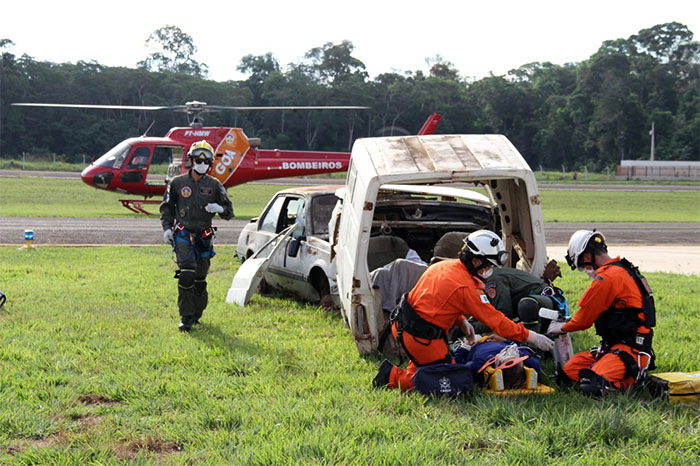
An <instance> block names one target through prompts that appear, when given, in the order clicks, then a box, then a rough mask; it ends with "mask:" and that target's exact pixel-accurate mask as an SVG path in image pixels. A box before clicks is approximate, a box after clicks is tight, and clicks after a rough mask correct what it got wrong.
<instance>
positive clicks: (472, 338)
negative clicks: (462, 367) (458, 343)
mask: <svg viewBox="0 0 700 466" xmlns="http://www.w3.org/2000/svg"><path fill="white" fill-rule="evenodd" d="M459 328H461V329H462V332H464V335H465V336H466V337H467V343H468V344H469V345H473V344H474V343H476V333H475V332H474V327H472V324H470V323H469V322H467V319H464V320H463V321H462V322H461V323H460V324H459Z"/></svg>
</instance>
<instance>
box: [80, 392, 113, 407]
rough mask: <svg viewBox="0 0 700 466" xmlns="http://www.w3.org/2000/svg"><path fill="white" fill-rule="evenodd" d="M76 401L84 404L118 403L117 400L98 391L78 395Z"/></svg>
mask: <svg viewBox="0 0 700 466" xmlns="http://www.w3.org/2000/svg"><path fill="white" fill-rule="evenodd" d="M78 401H79V402H81V403H83V404H86V405H100V404H111V403H119V400H113V399H111V398H110V397H108V396H105V395H100V394H98V393H87V394H85V395H82V396H80V397H79V398H78Z"/></svg>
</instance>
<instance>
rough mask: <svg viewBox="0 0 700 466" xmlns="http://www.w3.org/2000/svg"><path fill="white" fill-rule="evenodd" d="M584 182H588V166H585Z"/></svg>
mask: <svg viewBox="0 0 700 466" xmlns="http://www.w3.org/2000/svg"><path fill="white" fill-rule="evenodd" d="M583 180H584V181H588V166H587V165H584V166H583Z"/></svg>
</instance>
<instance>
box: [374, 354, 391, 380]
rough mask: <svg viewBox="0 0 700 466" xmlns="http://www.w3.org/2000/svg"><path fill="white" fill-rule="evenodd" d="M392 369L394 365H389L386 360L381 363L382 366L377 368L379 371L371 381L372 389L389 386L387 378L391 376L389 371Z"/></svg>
mask: <svg viewBox="0 0 700 466" xmlns="http://www.w3.org/2000/svg"><path fill="white" fill-rule="evenodd" d="M393 368H394V365H393V364H392V363H390V362H389V361H388V360H386V359H385V360H384V361H382V364H381V365H380V366H379V370H378V371H377V375H376V376H375V377H374V380H372V385H373V386H374V387H385V386H387V385H389V376H391V370H392V369H393Z"/></svg>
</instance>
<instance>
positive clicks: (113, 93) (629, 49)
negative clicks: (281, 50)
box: [0, 22, 700, 170]
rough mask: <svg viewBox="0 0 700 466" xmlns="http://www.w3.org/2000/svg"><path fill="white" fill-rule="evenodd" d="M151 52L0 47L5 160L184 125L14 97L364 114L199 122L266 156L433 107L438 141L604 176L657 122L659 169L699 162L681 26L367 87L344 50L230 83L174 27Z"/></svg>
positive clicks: (688, 44) (153, 40)
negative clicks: (591, 48) (464, 136)
mask: <svg viewBox="0 0 700 466" xmlns="http://www.w3.org/2000/svg"><path fill="white" fill-rule="evenodd" d="M149 42H150V45H151V46H152V49H154V51H153V52H152V53H151V54H150V55H149V56H148V57H147V58H146V59H145V60H143V61H141V62H139V63H138V65H137V67H136V68H133V69H132V68H124V67H107V66H103V65H101V64H99V63H97V62H94V61H90V62H83V61H80V62H78V63H75V64H72V63H52V62H42V61H36V60H34V59H33V58H32V57H31V56H28V55H26V54H25V55H22V56H19V57H18V56H15V55H13V54H12V53H11V49H12V45H13V44H12V41H11V40H9V39H0V52H2V61H1V63H0V66H1V69H0V150H1V155H2V157H17V156H18V155H19V154H21V153H22V152H27V153H31V154H60V155H61V156H62V157H64V159H65V160H66V161H71V162H76V161H80V160H81V159H82V157H83V156H87V157H88V158H92V157H96V156H99V155H101V154H102V153H104V152H106V151H107V150H108V149H109V148H110V147H112V146H113V145H115V144H116V143H118V142H119V141H121V140H123V139H126V138H127V137H133V136H138V135H142V134H144V133H145V132H146V131H147V130H148V135H149V136H154V135H155V136H162V135H164V134H165V133H166V132H167V130H168V129H169V128H170V127H173V126H185V125H186V124H187V123H186V120H185V117H184V115H183V114H181V113H173V112H166V111H158V112H143V111H132V110H76V109H58V108H21V107H13V106H11V105H10V104H11V103H12V102H44V103H83V104H102V105H149V106H161V105H162V106H167V105H181V104H184V103H185V102H187V101H192V100H198V101H204V102H207V103H209V104H212V105H220V106H291V105H294V106H306V105H362V106H367V107H369V109H368V110H357V111H351V112H348V111H335V110H323V111H308V110H296V111H257V112H246V111H223V112H220V113H212V114H208V115H207V121H206V125H207V126H238V127H242V128H243V129H244V131H245V132H246V134H247V135H248V136H249V137H260V138H262V147H264V148H280V149H306V150H339V151H347V150H349V149H350V147H351V146H352V142H353V141H354V140H355V139H356V138H358V137H367V136H382V135H389V134H393V135H397V134H410V133H415V132H416V131H418V129H419V128H420V126H421V125H422V123H423V121H424V120H425V119H426V118H427V116H428V115H429V114H431V113H432V112H438V113H441V114H442V115H443V118H442V121H441V122H440V125H439V127H438V130H437V132H438V133H445V134H449V133H500V134H504V135H506V136H507V137H508V138H509V139H510V140H511V141H512V142H513V144H514V145H515V146H516V147H517V148H518V150H519V151H520V152H521V153H522V154H523V156H524V157H525V159H526V160H527V161H528V163H529V164H530V166H531V167H532V168H533V169H537V168H538V167H540V166H541V167H544V168H546V169H547V168H549V169H559V168H561V167H562V166H565V167H568V169H570V170H574V169H580V168H581V167H583V166H586V167H588V169H589V170H601V169H604V167H610V166H613V165H615V164H617V163H618V162H619V161H620V160H621V159H642V158H648V157H649V148H650V142H651V141H650V138H651V136H650V128H651V126H652V123H653V124H654V133H655V134H654V138H655V158H656V159H657V160H700V60H699V58H700V43H698V42H697V41H694V40H693V33H692V32H691V31H690V30H688V28H687V27H686V26H685V25H683V24H680V23H676V22H673V23H665V24H659V25H656V26H653V27H651V28H648V29H643V30H641V31H639V32H638V33H637V34H634V35H632V36H630V37H629V38H627V39H615V40H608V41H605V42H603V43H602V44H601V46H600V48H599V49H598V51H597V52H596V53H594V54H593V55H592V56H591V57H589V58H588V59H587V60H585V61H583V62H580V63H567V64H564V65H556V64H552V63H548V62H537V63H529V64H525V65H523V66H521V67H519V68H517V69H514V70H511V71H510V72H508V73H507V74H506V75H503V76H494V75H491V76H488V77H485V78H483V79H478V80H469V79H465V78H462V77H461V76H460V74H459V71H458V70H457V69H455V67H454V65H452V64H451V63H450V62H448V61H446V60H444V59H442V58H441V57H439V56H438V57H435V58H434V59H432V60H430V61H429V65H430V70H429V72H428V73H427V74H426V73H424V72H422V71H407V72H386V73H382V74H380V75H378V76H376V77H375V78H373V79H370V78H369V76H368V73H367V72H366V70H365V65H364V64H363V63H362V61H361V60H360V59H359V58H357V57H355V56H354V55H353V52H354V47H353V44H352V43H351V42H349V41H343V42H341V43H339V44H333V43H326V44H323V45H321V46H319V47H315V48H313V49H311V50H309V51H308V52H307V53H306V54H305V55H304V57H303V59H302V60H301V61H300V62H299V63H290V64H289V65H287V66H286V67H282V66H281V65H280V63H279V62H278V61H277V59H276V58H275V56H274V55H273V54H272V53H267V54H265V55H247V56H245V57H244V58H243V59H242V60H241V62H240V63H239V64H238V66H237V69H238V70H239V71H241V72H242V73H244V75H245V76H247V78H246V79H243V80H238V81H225V82H216V81H213V80H209V79H206V73H207V66H206V64H203V63H198V62H196V61H195V60H194V59H193V58H192V57H193V54H194V52H195V51H196V48H195V47H194V44H193V43H192V40H191V37H189V36H188V35H187V34H185V33H184V32H182V31H181V30H179V29H178V28H176V27H173V26H166V27H164V28H161V29H159V30H157V31H155V32H154V33H153V34H152V35H151V36H150V37H149V40H148V41H147V44H148V43H149Z"/></svg>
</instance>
